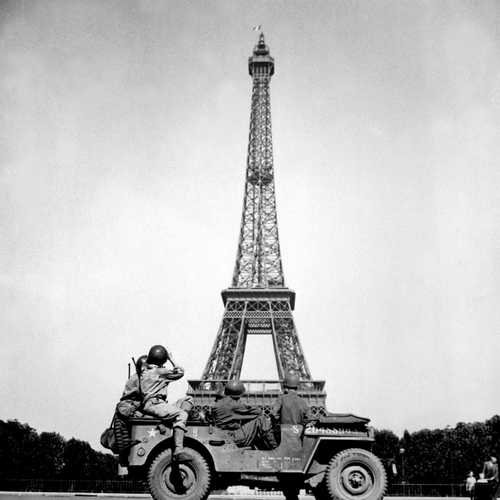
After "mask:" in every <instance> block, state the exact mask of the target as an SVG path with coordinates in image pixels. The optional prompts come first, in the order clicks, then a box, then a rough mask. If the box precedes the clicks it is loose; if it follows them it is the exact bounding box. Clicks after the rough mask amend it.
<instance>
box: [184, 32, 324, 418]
mask: <svg viewBox="0 0 500 500" xmlns="http://www.w3.org/2000/svg"><path fill="white" fill-rule="evenodd" d="M274 67H275V66H274V59H273V58H272V57H271V55H270V52H269V47H268V46H267V45H266V43H265V40H264V34H263V33H262V32H261V33H260V36H259V39H258V42H257V45H256V46H255V47H254V49H253V53H252V55H251V56H250V58H249V60H248V71H249V73H250V76H251V77H252V101H251V111H250V134H249V141H248V155H247V168H246V180H245V194H244V202H243V213H242V217H241V228H240V237H239V243H238V250H237V254H236V264H235V267H234V273H233V279H232V283H231V287H230V288H227V289H226V290H223V291H222V300H223V303H224V307H225V310H224V314H223V317H222V322H221V325H220V327H219V331H218V333H217V337H216V338H215V342H214V345H213V348H212V351H211V353H210V356H209V358H208V361H207V363H206V366H205V369H204V371H203V375H202V378H201V380H190V381H189V386H190V387H189V391H188V393H189V394H190V395H192V396H193V397H194V400H195V401H194V403H195V405H194V408H193V411H192V414H191V417H192V418H194V419H197V418H199V416H202V415H203V414H204V413H205V412H206V411H207V410H209V409H210V408H211V407H212V405H213V404H214V402H215V400H216V399H217V397H218V396H219V395H220V394H221V392H222V391H223V387H224V384H225V383H226V382H227V381H228V380H239V379H240V375H241V369H242V364H243V358H244V354H245V346H246V341H247V337H248V335H270V336H271V337H272V345H273V348H274V356H275V359H276V366H277V373H278V379H277V380H242V382H243V383H244V384H245V387H246V393H245V395H244V396H243V398H244V399H246V401H247V402H248V403H249V404H252V405H256V406H261V407H262V408H264V410H266V411H269V408H270V407H271V406H272V404H273V402H274V399H275V398H276V397H277V396H278V395H279V394H280V393H281V391H282V389H283V386H282V385H283V379H284V377H285V376H286V374H287V373H289V372H294V373H296V374H297V375H298V376H299V377H300V380H301V382H300V385H299V391H298V392H299V394H300V395H301V396H302V397H303V398H305V400H306V401H307V402H308V404H309V406H310V407H311V410H312V412H313V413H314V414H322V413H325V399H326V394H325V392H324V391H323V387H324V382H323V381H314V380H313V379H312V377H311V373H310V371H309V367H308V365H307V362H306V359H305V356H304V353H303V350H302V347H301V345H300V341H299V338H298V335H297V330H296V328H295V323H294V320H293V310H294V307H295V292H294V291H292V290H290V289H289V288H287V287H286V286H285V279H284V275H283V265H282V261H281V250H280V243H279V236H278V220H277V214H276V197H275V189H274V165H273V144H272V132H271V102H270V81H271V77H272V75H273V74H274Z"/></svg>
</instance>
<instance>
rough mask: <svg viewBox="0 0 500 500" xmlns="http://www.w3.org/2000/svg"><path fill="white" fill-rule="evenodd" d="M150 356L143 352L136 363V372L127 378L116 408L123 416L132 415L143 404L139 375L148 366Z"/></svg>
mask: <svg viewBox="0 0 500 500" xmlns="http://www.w3.org/2000/svg"><path fill="white" fill-rule="evenodd" d="M147 359H148V357H147V355H146V354H143V355H142V356H140V357H139V359H138V360H137V361H136V363H135V372H134V373H132V375H131V377H130V378H129V379H128V380H127V383H126V384H125V388H124V389H123V394H122V397H121V398H120V402H119V403H118V405H117V407H116V410H117V411H118V413H119V414H120V415H121V416H123V417H131V416H132V415H133V414H134V412H135V411H136V410H137V409H139V407H140V406H141V404H142V393H141V387H140V385H139V377H140V376H141V374H142V372H143V371H144V368H145V366H146V361H147Z"/></svg>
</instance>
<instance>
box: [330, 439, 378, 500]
mask: <svg viewBox="0 0 500 500" xmlns="http://www.w3.org/2000/svg"><path fill="white" fill-rule="evenodd" d="M325 483H326V489H327V491H328V496H329V497H330V499H331V500H381V499H382V498H383V496H384V493H385V490H386V487H387V478H386V474H385V469H384V466H383V465H382V462H381V461H380V460H379V459H378V458H377V457H376V456H375V455H373V453H370V452H369V451H366V450H363V449H361V448H351V449H348V450H344V451H341V452H340V453H338V454H337V455H335V456H334V457H333V458H332V459H331V460H330V463H329V464H328V467H327V469H326V473H325Z"/></svg>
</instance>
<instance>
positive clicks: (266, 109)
mask: <svg viewBox="0 0 500 500" xmlns="http://www.w3.org/2000/svg"><path fill="white" fill-rule="evenodd" d="M248 71H249V73H250V75H251V76H252V80H253V88H252V107H251V112H250V134H249V139H248V156H247V172H246V183H245V198H244V202H243V214H242V217H241V230H240V240H239V245H238V253H237V257H236V265H235V268H234V275H233V282H232V286H233V287H237V288H254V287H261V288H274V287H282V286H284V278H283V268H282V263H281V253H280V244H279V238H278V220H277V216H276V199H275V192H274V171H273V142H272V132H271V100H270V89H269V83H270V81H271V76H272V75H273V74H274V59H273V58H272V57H271V56H270V54H269V48H268V47H267V45H266V43H265V40H264V34H263V33H260V37H259V41H258V43H257V45H256V46H255V48H254V50H253V54H252V56H250V58H249V60H248Z"/></svg>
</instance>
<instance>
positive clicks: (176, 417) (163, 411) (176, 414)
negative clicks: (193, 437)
mask: <svg viewBox="0 0 500 500" xmlns="http://www.w3.org/2000/svg"><path fill="white" fill-rule="evenodd" d="M183 402H184V400H179V401H177V403H176V404H172V403H167V401H165V400H164V399H161V398H151V399H150V400H148V401H146V403H145V404H144V408H143V410H142V411H143V412H144V413H147V414H148V415H151V416H153V417H158V418H161V419H162V420H166V421H167V422H172V427H179V428H181V429H183V430H186V420H187V418H188V412H187V411H186V410H183V409H182V408H181V406H183Z"/></svg>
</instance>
